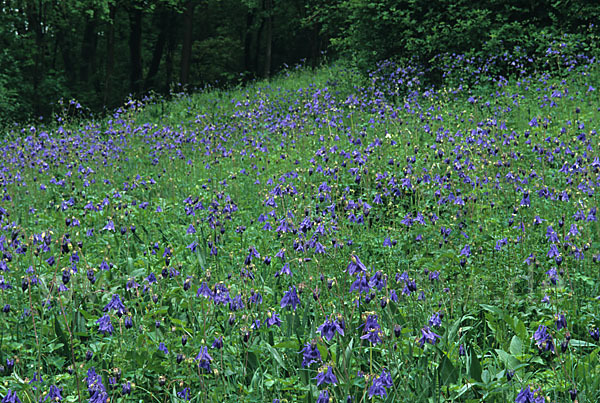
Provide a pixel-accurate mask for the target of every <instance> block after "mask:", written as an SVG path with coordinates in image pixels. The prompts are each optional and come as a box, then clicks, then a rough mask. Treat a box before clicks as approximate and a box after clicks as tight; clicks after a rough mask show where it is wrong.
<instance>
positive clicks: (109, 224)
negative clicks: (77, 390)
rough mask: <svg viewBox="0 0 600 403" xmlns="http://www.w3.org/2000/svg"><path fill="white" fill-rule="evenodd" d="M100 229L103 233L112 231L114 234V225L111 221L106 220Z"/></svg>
mask: <svg viewBox="0 0 600 403" xmlns="http://www.w3.org/2000/svg"><path fill="white" fill-rule="evenodd" d="M102 229H103V230H105V231H113V232H114V231H115V223H114V222H113V220H108V222H107V223H106V225H105V226H104V228H102Z"/></svg>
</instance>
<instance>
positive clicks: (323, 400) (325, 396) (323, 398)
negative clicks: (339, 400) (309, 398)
mask: <svg viewBox="0 0 600 403" xmlns="http://www.w3.org/2000/svg"><path fill="white" fill-rule="evenodd" d="M317 403H329V392H328V391H327V389H325V390H322V391H321V392H320V393H319V397H318V398H317Z"/></svg>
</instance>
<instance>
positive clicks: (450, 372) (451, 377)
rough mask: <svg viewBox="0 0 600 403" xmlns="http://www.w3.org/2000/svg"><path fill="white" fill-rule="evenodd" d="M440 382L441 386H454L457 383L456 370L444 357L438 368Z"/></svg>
mask: <svg viewBox="0 0 600 403" xmlns="http://www.w3.org/2000/svg"><path fill="white" fill-rule="evenodd" d="M438 371H439V375H440V381H441V383H442V384H443V385H451V384H455V383H456V382H457V381H458V370H457V369H456V367H455V366H454V365H453V364H452V361H450V359H449V358H448V357H447V356H445V355H444V357H443V358H442V362H441V363H440V366H439V367H438Z"/></svg>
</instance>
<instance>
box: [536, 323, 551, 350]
mask: <svg viewBox="0 0 600 403" xmlns="http://www.w3.org/2000/svg"><path fill="white" fill-rule="evenodd" d="M533 339H534V340H535V344H536V345H537V347H538V348H539V349H540V350H543V351H552V352H554V341H553V339H552V336H551V335H550V334H549V333H548V328H547V327H546V326H544V325H540V326H539V327H538V329H537V330H536V331H535V333H534V334H533Z"/></svg>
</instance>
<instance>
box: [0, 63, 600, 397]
mask: <svg viewBox="0 0 600 403" xmlns="http://www.w3.org/2000/svg"><path fill="white" fill-rule="evenodd" d="M582 71H583V72H584V73H585V74H582ZM552 74H553V75H552V76H550V75H549V76H545V77H542V76H541V75H536V76H530V77H528V78H520V79H517V78H511V79H509V80H508V81H506V82H502V83H501V84H500V85H499V84H498V82H493V81H492V80H489V79H484V78H482V79H481V80H480V81H481V82H486V81H487V82H488V83H486V84H481V85H478V86H474V85H473V86H471V87H469V86H467V85H466V84H465V85H463V87H462V88H460V87H459V85H452V86H450V84H449V85H448V86H447V87H443V88H440V89H437V90H429V91H426V90H425V88H420V87H419V86H418V83H414V84H411V86H407V85H406V82H408V81H406V80H405V81H402V82H400V81H399V80H398V79H396V80H392V78H391V77H389V76H382V78H381V79H380V80H378V81H377V86H372V85H371V84H370V82H369V81H368V80H366V81H365V80H363V79H360V78H358V77H357V76H356V75H354V74H353V73H352V71H351V70H349V69H344V68H341V67H331V68H322V69H319V70H316V71H310V70H304V69H299V70H297V71H291V72H288V73H287V74H284V75H281V76H278V77H276V78H275V79H273V80H271V81H269V82H257V83H254V84H252V85H250V86H248V87H244V88H234V89H231V90H228V91H216V90H214V91H206V92H204V93H201V94H196V95H186V94H179V95H175V96H174V99H173V100H172V101H170V102H168V103H167V102H160V100H147V101H146V102H144V103H138V102H134V101H132V102H130V103H128V104H127V105H125V106H124V107H123V108H121V110H120V111H119V112H117V113H115V115H113V116H111V117H110V118H107V119H103V120H96V121H86V120H76V121H72V122H69V123H68V124H65V126H64V127H63V128H62V129H59V128H58V127H56V128H48V129H46V131H47V133H46V132H44V129H43V128H39V129H36V130H30V131H27V132H24V133H22V134H20V135H19V136H14V135H13V136H12V137H11V138H10V139H7V140H6V141H5V143H4V144H3V145H2V146H3V147H2V153H3V162H2V166H3V167H4V168H5V169H4V170H3V173H2V182H1V183H2V185H3V189H2V196H3V199H2V201H1V202H0V206H1V207H2V208H3V209H4V211H5V212H6V213H2V228H3V234H4V237H5V238H4V243H0V244H1V245H2V246H3V251H4V257H3V262H4V264H5V267H6V269H9V270H6V269H3V273H2V274H1V275H2V276H3V279H4V280H3V281H4V284H6V283H10V285H11V286H12V288H5V289H2V290H0V291H1V293H0V305H2V306H5V305H10V310H9V311H8V312H7V313H0V316H1V317H2V322H0V329H1V335H0V360H1V363H2V364H3V365H4V367H5V369H4V371H2V372H0V377H1V378H0V396H5V395H6V394H7V393H8V390H9V389H10V390H11V391H16V392H17V393H18V396H19V397H20V399H21V400H22V401H23V402H26V401H37V400H39V398H43V397H44V396H45V395H44V394H45V393H47V392H48V390H49V385H57V386H59V387H61V388H62V397H63V398H64V400H66V401H77V400H79V399H81V400H86V399H88V398H90V394H93V393H94V390H95V388H98V382H96V383H95V384H93V385H92V386H89V385H88V382H87V381H86V377H88V380H89V379H91V378H93V376H92V377H91V378H90V377H89V374H90V373H88V371H89V370H90V369H91V368H94V370H95V372H96V373H98V374H99V375H100V377H101V381H102V385H103V387H104V388H105V390H106V393H107V395H106V397H110V398H111V401H158V402H164V401H180V400H183V398H182V396H184V395H178V392H182V391H183V390H184V388H190V389H189V398H190V399H191V400H193V401H271V400H273V399H276V398H277V399H281V401H286V400H287V401H288V402H292V401H302V402H309V401H316V400H317V398H318V396H319V394H320V393H321V391H324V390H326V391H327V393H329V395H330V396H331V397H332V398H333V399H334V401H337V400H344V399H346V397H347V396H352V397H353V399H354V400H353V401H355V402H360V401H367V400H371V399H372V400H385V401H390V402H391V401H407V402H408V401H418V402H421V401H422V402H441V401H448V402H450V401H464V402H476V401H481V402H505V401H514V400H515V398H516V397H517V395H518V394H519V392H520V391H521V390H522V388H525V387H527V386H530V387H531V390H532V391H533V390H536V389H538V388H539V389H540V390H539V392H536V393H538V395H537V396H545V397H547V399H549V401H555V402H565V401H570V400H571V398H570V395H569V391H570V390H573V389H577V391H578V400H579V401H580V402H584V401H589V402H593V401H597V400H598V398H599V394H598V391H599V390H600V387H599V384H600V368H599V366H598V352H599V351H600V349H599V347H598V340H594V338H593V337H592V336H591V334H590V333H589V331H590V330H591V329H594V328H596V326H598V325H599V323H598V313H599V312H598V301H597V300H596V296H598V295H600V290H599V289H598V274H597V273H598V262H597V260H598V259H597V258H595V257H594V256H596V255H598V253H599V252H600V240H599V239H598V234H599V233H600V228H599V225H598V221H596V220H593V211H595V210H593V209H595V208H597V206H598V196H597V187H598V170H597V169H595V168H594V166H595V165H594V161H595V159H597V158H598V147H599V144H598V137H597V134H596V130H597V127H598V122H599V120H600V119H599V118H600V112H599V111H598V105H600V102H599V101H600V100H599V99H598V91H597V90H594V91H588V90H589V86H590V84H591V85H594V84H595V83H596V82H598V80H597V79H598V67H597V65H596V64H591V65H589V66H588V65H585V66H583V67H582V68H581V69H580V70H577V71H573V72H556V73H552ZM400 76H402V75H401V74H400ZM558 94H560V95H561V96H560V97H558ZM552 101H553V102H554V103H555V105H553V106H550V102H552ZM534 118H535V120H537V122H538V123H535V121H534ZM41 185H44V187H45V189H41V188H40V186H41ZM527 193H528V194H529V203H525V202H523V199H524V195H525V194H527ZM8 196H9V197H8ZM144 203H147V206H144ZM100 206H101V207H102V208H100ZM579 215H582V217H579ZM274 216H275V217H274ZM537 217H539V221H537ZM579 218H582V219H579ZM74 220H78V221H79V225H73V222H74ZM111 222H112V223H113V224H114V230H111V229H108V228H109V227H107V225H108V224H109V223H111ZM267 223H269V224H270V226H271V230H267V229H264V226H265V225H266V224H267ZM521 223H522V226H521ZM190 225H192V226H193V227H194V229H195V231H196V232H195V233H190V231H188V229H189V227H190ZM286 225H287V226H289V227H290V228H291V227H293V228H294V229H293V230H291V229H290V231H285V230H284V229H283V228H284V226H286ZM572 225H575V226H576V228H573V227H572ZM549 226H551V227H552V228H553V230H554V231H555V232H556V236H557V237H558V240H555V241H551V240H549V239H548V236H547V234H549V232H548V231H549V230H548V227H549ZM133 227H135V228H134V229H133ZM90 229H93V233H92V234H90V233H88V231H89V230H90ZM278 229H279V230H278ZM569 232H571V233H570V234H569ZM388 239H389V246H387V245H388V242H387V241H388ZM553 244H554V245H555V246H556V247H557V252H558V253H560V258H557V259H555V258H551V257H548V252H549V250H550V248H551V245H553ZM467 245H468V246H469V249H470V253H467V249H466V248H465V247H466V246H467ZM300 246H301V247H300ZM321 247H323V248H324V249H321ZM253 251H256V252H257V254H259V255H260V257H259V256H256V255H253V254H252V252H253ZM277 254H279V256H277ZM75 255H76V256H75ZM530 255H533V256H534V257H533V258H531V259H530V260H529V263H530V264H528V263H526V259H528V257H529V256H530ZM51 256H52V257H54V260H55V262H54V263H52V264H50V263H49V262H48V259H49V258H50V257H51ZM266 257H269V258H270V264H267V263H265V262H264V260H265V258H266ZM581 257H583V258H581ZM357 258H358V259H360V261H362V263H364V265H365V268H366V269H367V270H368V276H369V280H370V286H369V287H370V288H371V291H369V292H367V293H361V294H359V293H358V292H357V291H352V292H351V291H350V289H351V288H352V285H353V284H354V282H355V281H356V278H355V277H354V276H352V275H350V274H349V273H347V272H346V269H347V267H348V265H349V263H350V262H352V261H355V260H356V259H357ZM559 260H560V264H559V263H558V262H559ZM103 262H106V263H108V266H104V265H103V264H102V263H103ZM74 265H75V266H74ZM103 267H104V268H108V270H103ZM286 267H289V270H290V272H291V274H292V275H289V274H286V273H281V270H282V269H283V268H286ZM28 268H30V270H28ZM75 268H76V270H77V271H76V272H75ZM553 268H556V274H553V272H552V271H551V270H552V269H553ZM378 272H379V273H380V274H377V273H378ZM63 273H69V274H70V275H68V274H63ZM151 273H153V274H154V275H155V277H156V279H157V281H156V282H152V283H150V282H149V281H148V276H149V275H150V274H151ZM278 273H280V274H278ZM403 273H405V274H404V275H403ZM548 273H550V274H548ZM276 274H278V275H276ZM436 275H439V279H436ZM64 276H67V277H68V279H67V280H68V281H63V277H64ZM90 278H93V281H92V280H90ZM365 279H366V277H365ZM132 281H134V282H137V283H138V284H140V286H139V287H138V288H135V287H133V288H132V287H131V285H132ZM204 283H205V284H206V285H207V286H208V287H210V288H211V289H212V290H213V292H214V290H215V289H216V288H215V287H217V288H218V287H221V286H223V287H226V289H225V288H222V289H221V291H220V292H219V293H218V294H213V295H212V297H211V298H212V299H215V298H216V300H217V302H213V301H211V299H209V298H205V297H204V296H202V295H200V296H197V290H199V289H200V290H204V288H203V287H202V285H203V284H204ZM0 284H1V283H0ZM21 284H24V286H21ZM61 284H63V285H64V286H65V287H66V288H68V289H67V290H59V285H61ZM219 284H220V285H221V286H219ZM356 285H358V283H357V284H356ZM291 289H295V290H297V293H298V296H299V300H300V304H299V305H298V307H297V308H295V309H293V308H292V307H291V306H289V307H283V308H282V307H281V305H282V298H284V295H286V293H287V292H288V291H289V290H291ZM225 290H227V292H228V293H229V296H230V299H231V300H232V301H233V302H227V301H225V299H220V298H221V297H220V296H222V295H223V294H224V293H226V291H225ZM257 293H258V294H260V295H261V298H262V303H260V304H258V303H252V300H253V299H254V298H256V297H255V296H256V295H257ZM114 294H118V295H119V296H120V300H121V301H122V302H123V304H124V306H125V308H126V313H125V314H124V315H123V316H122V317H119V316H118V315H117V314H116V312H115V311H110V312H108V315H109V318H110V320H111V323H112V326H113V330H112V333H111V334H109V333H108V332H106V333H105V334H103V333H102V332H99V324H98V322H97V321H98V320H99V319H100V318H101V317H103V316H104V315H105V314H106V313H105V312H104V311H103V308H104V307H105V306H107V304H109V302H110V301H111V298H112V296H113V295H114ZM238 295H239V296H240V297H241V301H242V302H243V304H239V302H236V300H235V297H236V296H238ZM545 296H547V297H548V299H549V302H548V303H545V302H542V299H543V298H544V297H545ZM219 301H221V302H225V303H221V302H219ZM242 305H243V306H242ZM24 312H26V313H27V312H28V314H24ZM275 314H276V315H275ZM562 314H564V315H565V319H566V328H561V329H557V326H556V318H557V315H562ZM371 315H377V321H378V325H379V326H380V329H379V330H375V329H374V331H375V332H376V333H378V335H379V336H380V339H381V343H377V344H375V345H372V344H371V342H370V341H369V340H366V339H364V338H361V337H363V336H365V332H364V329H363V326H364V324H365V321H367V318H369V317H370V316H371ZM435 315H438V316H439V317H440V318H441V324H440V325H439V326H436V325H435V324H434V322H435V321H434V320H433V318H432V317H433V316H435ZM276 316H278V317H279V318H280V320H281V323H280V324H279V325H277V324H271V326H268V325H267V320H268V319H272V318H274V317H276ZM127 317H129V318H131V320H132V324H133V327H131V328H130V329H128V328H126V321H125V318H127ZM327 319H330V320H334V319H335V320H336V321H337V323H338V325H339V326H342V328H343V333H344V335H343V336H342V335H341V334H339V332H335V331H334V335H333V337H332V338H331V339H329V338H325V337H323V334H322V333H320V332H319V331H318V328H319V327H320V326H321V325H322V324H323V323H324V322H325V321H326V320H327ZM256 320H259V321H260V326H257V324H256V322H255V321H256ZM275 322H276V321H275ZM430 322H431V323H430ZM157 323H158V326H157ZM269 323H270V322H269ZM542 325H543V326H546V327H547V334H548V336H545V341H544V340H540V341H538V339H539V335H540V334H541V333H540V332H541V329H543V328H540V326H542ZM427 327H431V330H432V331H434V332H435V333H436V334H438V335H439V336H440V338H439V340H437V341H436V342H435V343H428V342H424V344H423V345H421V343H420V342H419V339H421V337H422V335H423V333H422V329H424V328H427ZM396 332H397V333H398V335H396ZM184 336H185V337H187V341H186V342H185V344H184V343H182V337H184ZM221 337H222V340H223V348H222V349H218V348H212V347H211V345H212V344H213V341H214V340H215V338H221ZM567 340H568V341H569V342H568V344H566V345H565V349H564V351H563V350H562V349H561V343H563V342H565V341H567ZM160 343H164V346H165V347H166V348H167V349H168V354H165V353H164V352H163V351H159V346H160ZM307 343H308V345H310V344H311V343H312V344H313V345H314V346H315V348H317V350H318V351H319V353H320V357H321V360H320V361H319V360H317V362H315V363H312V364H310V365H309V366H306V367H303V366H302V361H303V354H302V353H301V350H302V349H303V348H304V347H305V346H306V345H307ZM550 343H552V344H553V345H554V349H550V350H549V351H545V347H546V346H549V345H550ZM461 346H462V348H461ZM204 347H207V348H208V350H207V351H208V353H209V354H210V356H211V358H212V361H211V360H208V361H211V362H210V371H206V370H203V369H201V368H200V367H199V364H200V363H203V362H204V361H200V360H198V359H197V356H198V355H199V352H201V351H202V349H203V348H204ZM161 348H162V347H161ZM462 349H464V355H463V354H460V353H459V351H462ZM88 351H90V352H91V353H92V357H91V358H90V359H89V360H88V359H87V358H86V353H87V352H88ZM178 354H180V355H181V357H180V359H177V356H178ZM7 359H9V360H13V359H14V360H15V365H14V368H13V369H11V370H8V366H7V365H6V363H7V362H6V360H7ZM328 367H331V368H332V369H333V373H334V374H335V375H336V377H337V384H335V385H334V384H323V385H320V386H319V387H317V380H316V379H315V378H316V377H317V374H318V373H319V371H320V368H321V370H326V369H327V368H328ZM384 369H385V370H386V371H389V374H390V376H391V379H392V383H393V385H391V386H389V385H388V386H385V390H386V394H387V395H386V396H383V397H377V396H373V397H371V396H370V395H372V393H371V392H372V391H373V390H371V386H372V385H373V380H374V379H376V378H378V377H379V376H381V375H382V371H384ZM512 371H514V374H513V373H512ZM35 372H37V373H40V374H42V376H43V379H44V383H42V384H39V383H37V382H32V383H30V382H29V380H31V379H33V378H34V373H35ZM116 374H120V375H119V377H118V379H116V377H117V376H116ZM509 374H510V376H509ZM111 378H115V384H116V387H115V388H111V387H110V382H111V381H110V379H111ZM509 378H510V379H509ZM127 382H129V383H130V384H131V394H129V395H128V394H124V393H123V390H122V388H123V387H122V385H123V384H127ZM101 391H102V390H101ZM323 393H324V392H323Z"/></svg>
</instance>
